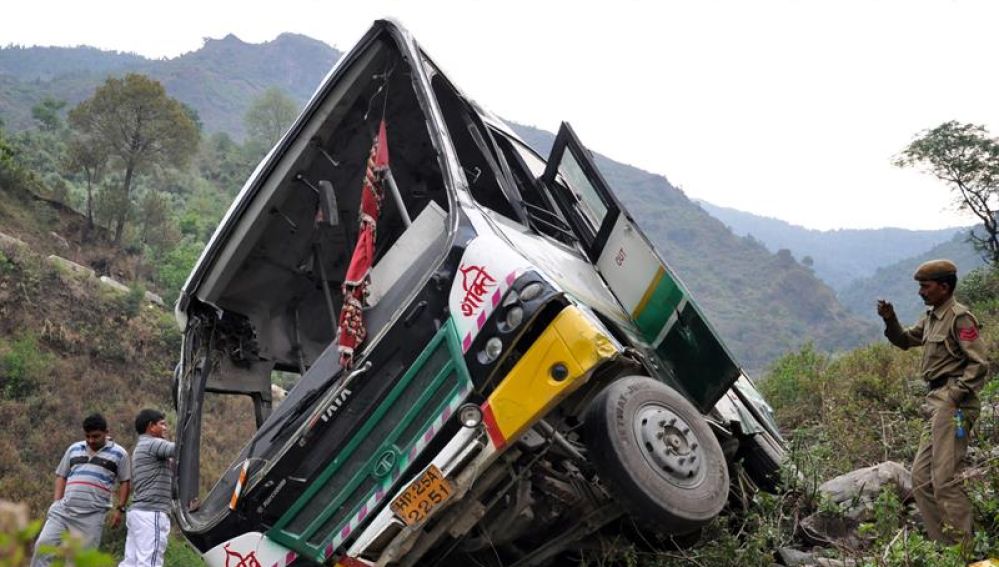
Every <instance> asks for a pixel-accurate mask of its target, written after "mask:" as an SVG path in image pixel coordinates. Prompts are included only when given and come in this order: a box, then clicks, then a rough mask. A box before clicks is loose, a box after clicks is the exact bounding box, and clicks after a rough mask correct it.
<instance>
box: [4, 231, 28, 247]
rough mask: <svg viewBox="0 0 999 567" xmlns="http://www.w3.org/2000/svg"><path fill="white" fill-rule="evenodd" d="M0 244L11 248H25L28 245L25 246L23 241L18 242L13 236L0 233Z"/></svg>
mask: <svg viewBox="0 0 999 567" xmlns="http://www.w3.org/2000/svg"><path fill="white" fill-rule="evenodd" d="M0 244H3V245H4V246H9V247H11V248H27V247H28V245H27V244H25V243H24V241H22V240H18V239H17V238H14V237H13V236H9V235H6V234H4V233H2V232H0Z"/></svg>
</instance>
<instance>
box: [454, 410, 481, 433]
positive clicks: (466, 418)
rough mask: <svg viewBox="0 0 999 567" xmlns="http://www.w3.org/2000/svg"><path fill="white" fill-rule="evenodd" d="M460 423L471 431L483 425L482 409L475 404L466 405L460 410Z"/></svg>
mask: <svg viewBox="0 0 999 567" xmlns="http://www.w3.org/2000/svg"><path fill="white" fill-rule="evenodd" d="M458 421H460V422H461V425H462V426H464V427H467V428H469V429H471V428H473V427H478V426H479V425H480V424H482V408H480V407H479V406H477V405H475V404H465V405H463V406H461V407H460V408H458Z"/></svg>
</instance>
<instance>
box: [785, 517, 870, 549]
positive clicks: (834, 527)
mask: <svg viewBox="0 0 999 567" xmlns="http://www.w3.org/2000/svg"><path fill="white" fill-rule="evenodd" d="M859 525H860V522H859V521H858V520H857V519H855V518H850V517H848V516H844V515H840V514H831V513H828V512H816V513H814V514H812V515H811V516H808V517H807V518H805V519H803V520H801V523H800V524H799V526H800V527H801V532H802V536H803V538H804V540H805V541H807V542H808V543H810V544H812V545H820V546H823V547H829V546H830V545H832V546H835V547H837V548H840V549H842V548H847V549H859V548H860V547H861V546H862V545H863V544H864V541H863V540H862V539H861V538H860V536H858V535H857V527H858V526H859Z"/></svg>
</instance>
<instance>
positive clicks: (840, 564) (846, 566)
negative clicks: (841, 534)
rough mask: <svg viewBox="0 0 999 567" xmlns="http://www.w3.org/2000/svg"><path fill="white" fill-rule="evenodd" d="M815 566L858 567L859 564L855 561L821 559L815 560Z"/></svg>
mask: <svg viewBox="0 0 999 567" xmlns="http://www.w3.org/2000/svg"><path fill="white" fill-rule="evenodd" d="M815 565H817V566H818V567H856V566H857V565H859V564H858V563H857V562H856V561H854V560H853V559H828V558H825V557H819V558H818V559H816V560H815Z"/></svg>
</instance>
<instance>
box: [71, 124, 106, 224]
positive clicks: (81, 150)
mask: <svg viewBox="0 0 999 567" xmlns="http://www.w3.org/2000/svg"><path fill="white" fill-rule="evenodd" d="M108 158H109V155H108V150H107V147H106V146H104V145H102V144H99V143H97V141H96V140H94V139H93V137H92V136H91V135H87V134H83V133H80V132H74V133H73V134H72V135H71V136H70V138H69V142H68V144H67V148H66V157H65V159H64V161H63V166H64V168H65V170H66V171H68V172H69V173H71V174H72V173H75V172H82V173H83V175H84V180H85V182H86V195H87V197H86V203H85V214H86V215H87V231H88V232H87V233H86V234H84V236H83V238H84V240H86V239H87V237H88V236H89V231H90V230H91V229H93V228H94V189H95V186H96V185H97V184H98V183H100V182H101V179H103V177H104V173H105V171H106V168H107V164H108Z"/></svg>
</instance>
